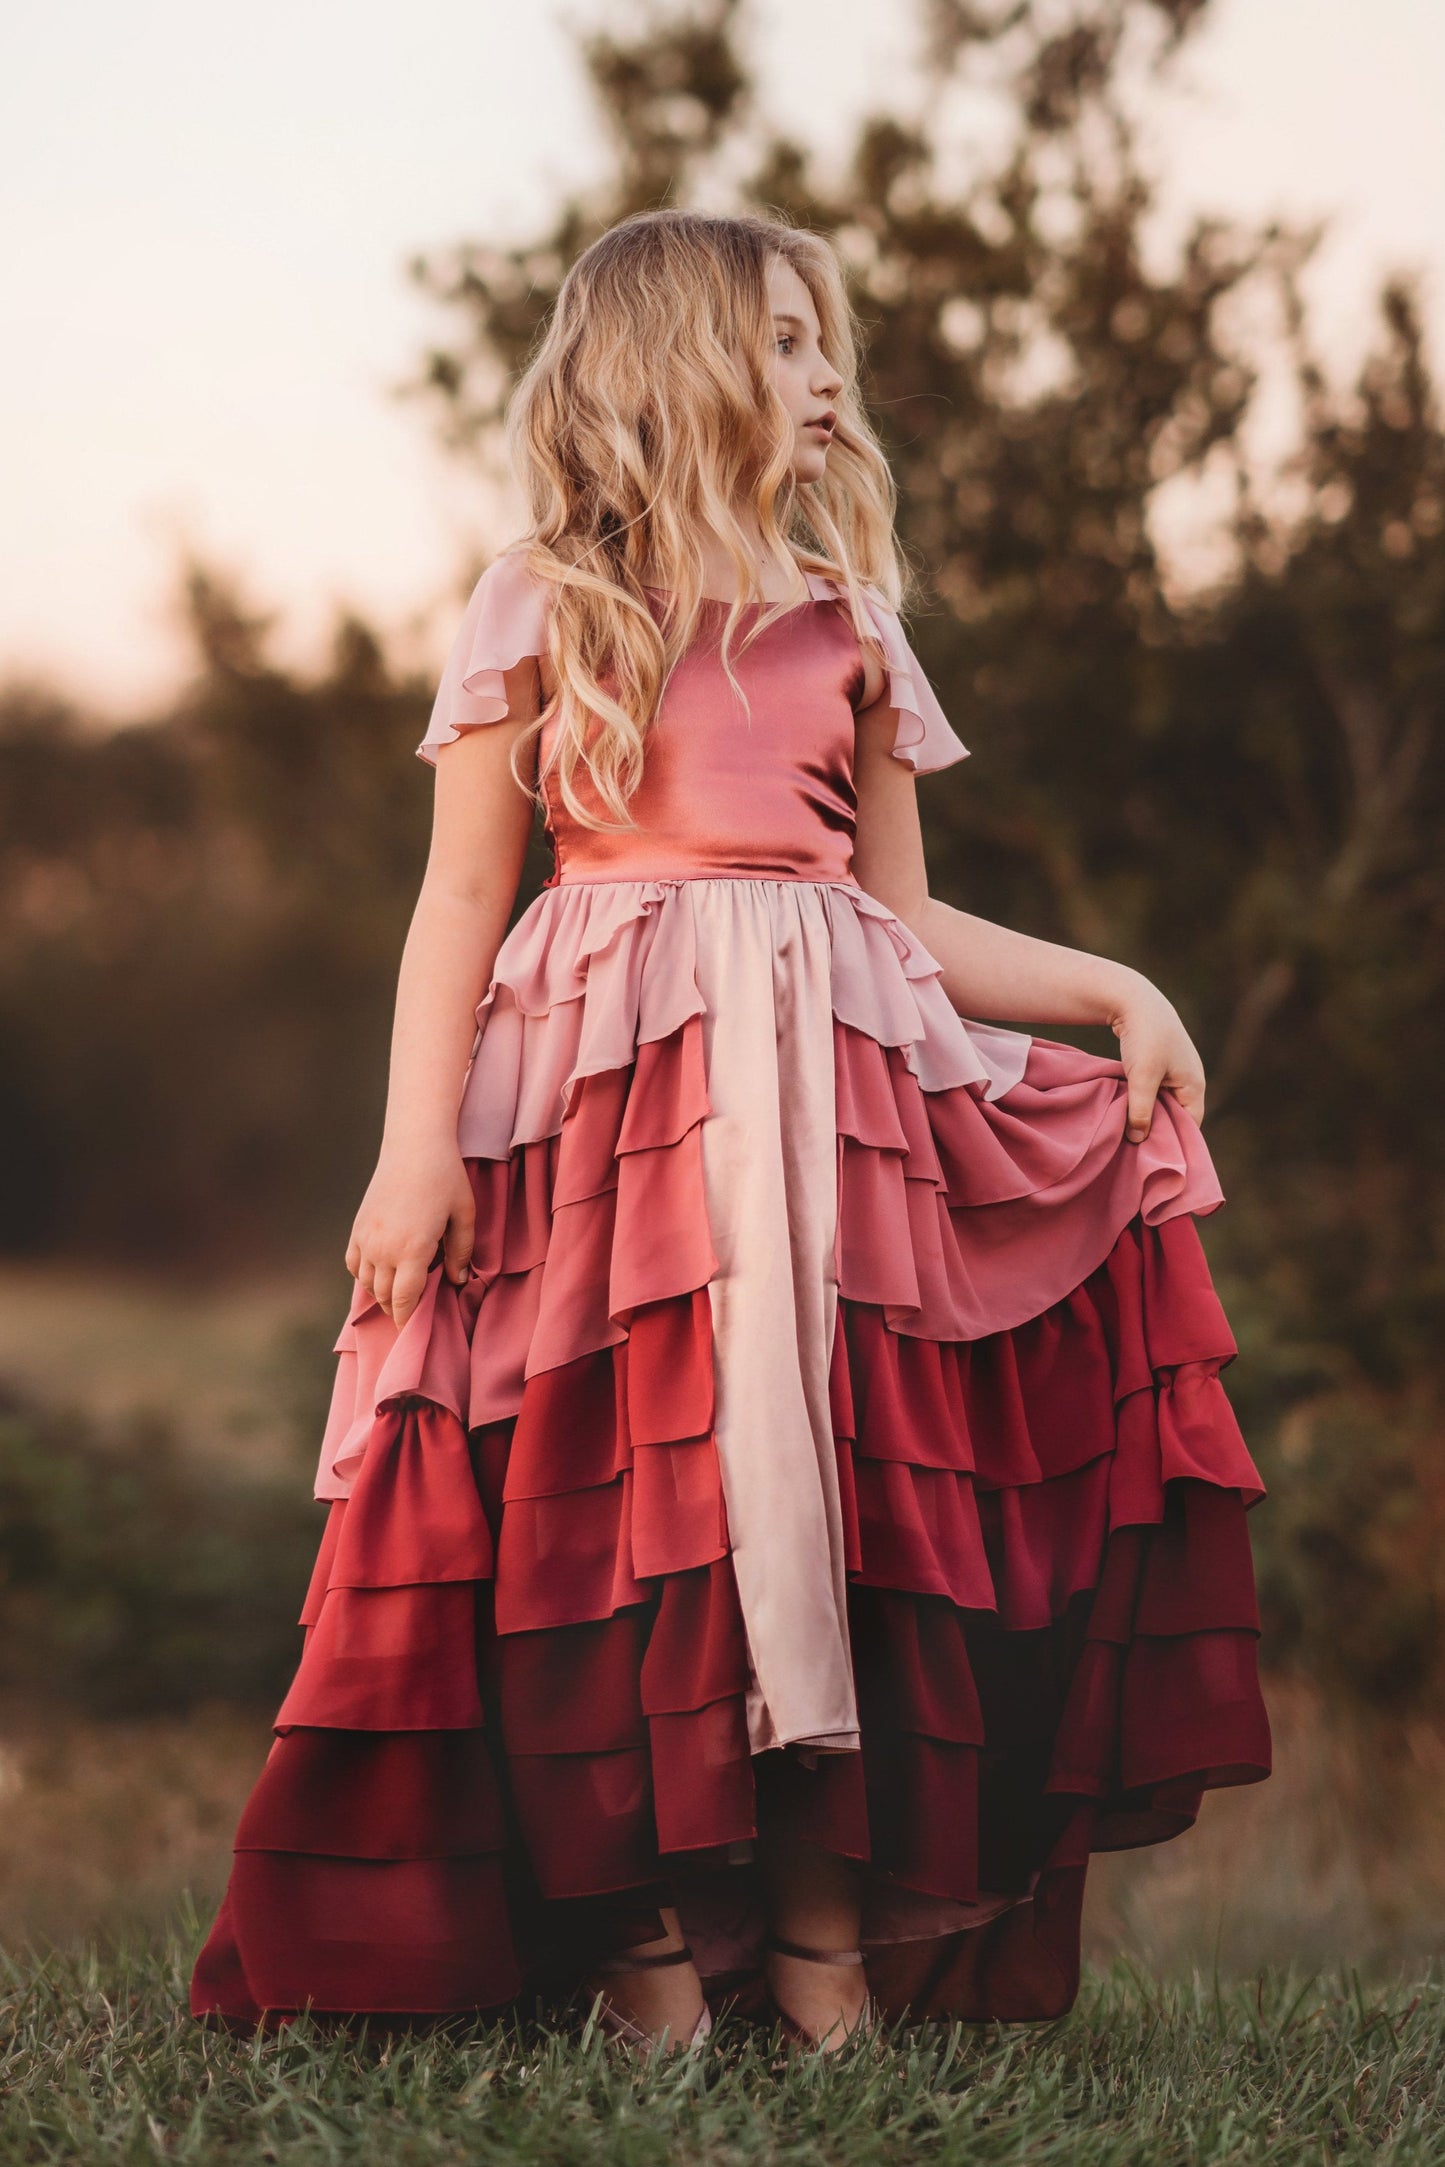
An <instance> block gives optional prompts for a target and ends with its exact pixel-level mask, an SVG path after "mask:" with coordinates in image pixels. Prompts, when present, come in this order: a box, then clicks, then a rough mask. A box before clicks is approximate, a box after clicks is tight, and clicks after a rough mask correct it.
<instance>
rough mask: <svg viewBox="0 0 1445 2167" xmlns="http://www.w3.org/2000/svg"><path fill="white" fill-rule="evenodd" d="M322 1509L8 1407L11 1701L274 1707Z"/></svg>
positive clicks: (228, 1473) (2, 1558) (0, 1514)
mask: <svg viewBox="0 0 1445 2167" xmlns="http://www.w3.org/2000/svg"><path fill="white" fill-rule="evenodd" d="M319 1514H320V1508H318V1507H317V1506H316V1505H315V1504H314V1503H313V1502H312V1500H311V1499H310V1498H309V1497H308V1496H307V1495H305V1493H304V1491H303V1490H302V1487H301V1485H300V1484H298V1483H297V1482H296V1481H295V1480H294V1479H286V1480H277V1479H275V1478H273V1479H271V1480H268V1481H262V1480H259V1479H256V1478H252V1479H249V1480H248V1479H246V1477H245V1476H244V1475H238V1474H236V1473H235V1472H233V1471H232V1470H231V1469H229V1468H227V1467H222V1466H206V1465H202V1464H199V1463H198V1462H197V1461H196V1460H195V1459H193V1458H188V1457H186V1456H185V1455H183V1454H182V1453H181V1452H180V1450H179V1449H178V1447H177V1443H176V1440H175V1438H174V1436H173V1435H172V1434H171V1433H170V1432H169V1431H168V1429H167V1428H166V1427H165V1426H164V1425H163V1424H162V1423H160V1422H159V1421H158V1420H156V1419H154V1418H146V1419H144V1420H137V1421H132V1422H129V1423H127V1424H125V1425H124V1426H123V1427H121V1428H120V1429H119V1430H118V1431H117V1432H116V1433H114V1434H102V1433H100V1432H98V1431H97V1430H96V1429H95V1428H94V1427H92V1426H91V1425H88V1424H87V1423H85V1422H84V1421H83V1420H82V1419H81V1418H80V1417H79V1416H77V1415H75V1414H72V1413H66V1412H65V1411H63V1410H57V1409H53V1408H48V1409H42V1408H39V1407H32V1406H27V1405H25V1404H24V1403H23V1402H20V1401H17V1400H16V1399H14V1398H13V1397H11V1398H7V1401H6V1403H5V1404H4V1405H3V1406H0V1692H3V1693H4V1694H7V1695H16V1694H24V1695H26V1696H28V1698H29V1699H30V1700H31V1701H34V1699H35V1697H36V1695H37V1692H39V1693H41V1694H43V1695H44V1696H45V1698H46V1699H47V1700H48V1701H49V1702H50V1703H51V1704H52V1705H55V1706H68V1707H74V1708H79V1709H82V1710H86V1711H88V1712H90V1713H92V1714H95V1715H104V1716H130V1715H148V1714H155V1713H159V1712H169V1711H173V1710H181V1709H185V1708H189V1707H192V1706H194V1705H196V1704H197V1703H199V1702H203V1701H213V1700H214V1701H226V1700H229V1701H237V1702H247V1703H258V1704H272V1705H274V1704H275V1703H277V1702H279V1700H280V1698H281V1694H282V1692H283V1691H284V1689H285V1686H286V1683H287V1681H288V1679H289V1677H290V1674H291V1672H292V1670H293V1669H294V1668H295V1664H296V1657H297V1655H298V1653H299V1652H300V1633H299V1631H298V1629H297V1626H296V1623H295V1620H296V1613H297V1611H298V1610H299V1609H300V1607H301V1596H302V1593H303V1592H304V1590H305V1586H306V1581H307V1578H308V1575H309V1573H310V1569H311V1564H312V1561H313V1558H314V1556H315V1550H316V1543H317V1538H318V1535H319V1532H320V1517H319Z"/></svg>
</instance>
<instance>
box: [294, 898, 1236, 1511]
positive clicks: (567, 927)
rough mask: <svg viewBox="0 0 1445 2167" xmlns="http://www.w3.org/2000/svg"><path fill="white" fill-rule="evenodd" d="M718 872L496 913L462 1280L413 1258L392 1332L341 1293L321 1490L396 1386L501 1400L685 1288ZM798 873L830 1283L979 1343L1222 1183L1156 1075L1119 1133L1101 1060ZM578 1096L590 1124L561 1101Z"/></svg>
mask: <svg viewBox="0 0 1445 2167" xmlns="http://www.w3.org/2000/svg"><path fill="white" fill-rule="evenodd" d="M733 885H735V884H733V883H730V882H727V881H724V880H716V881H710V880H690V881H683V880H677V881H664V880H645V881H625V882H612V883H609V882H598V883H585V882H579V883H574V884H570V885H564V886H562V887H558V888H553V889H547V890H544V891H543V893H542V894H541V895H539V896H538V897H537V898H536V900H535V901H534V903H533V904H532V905H531V906H530V907H529V908H528V910H527V911H526V912H525V913H524V914H523V916H522V917H521V918H520V919H519V920H518V922H517V924H516V925H515V926H514V927H513V928H512V930H511V932H510V933H509V934H508V936H507V938H506V940H505V941H504V943H503V945H502V947H501V949H500V950H499V951H498V955H497V959H496V965H495V969H494V974H493V980H492V983H491V985H490V986H489V987H488V990H487V993H486V995H485V996H484V998H483V1000H482V1002H481V1003H480V1004H479V1007H478V1019H479V1024H480V1031H479V1036H478V1041H477V1045H476V1049H475V1052H474V1056H473V1061H472V1065H471V1068H470V1070H469V1072H468V1076H467V1080H466V1085H465V1088H464V1091H463V1096H462V1103H461V1108H460V1113H459V1130H458V1133H459V1138H460V1141H461V1146H462V1150H463V1154H464V1156H465V1157H466V1158H467V1160H468V1162H469V1164H470V1165H471V1167H472V1170H473V1176H474V1186H475V1187H476V1190H477V1193H478V1200H479V1217H478V1230H477V1244H476V1252H475V1256H474V1261H473V1267H472V1273H471V1277H470V1279H469V1281H468V1283H467V1284H466V1285H465V1286H463V1287H457V1286H455V1285H454V1284H452V1283H450V1282H448V1281H446V1280H445V1279H444V1277H443V1275H442V1272H441V1268H440V1265H439V1264H438V1265H434V1266H433V1269H432V1271H431V1273H430V1274H429V1276H428V1280H427V1285H426V1289H425V1292H424V1295H423V1298H422V1301H421V1303H420V1305H419V1307H418V1308H417V1310H416V1311H415V1312H414V1314H413V1315H412V1316H411V1317H410V1318H409V1319H408V1321H407V1323H406V1325H405V1326H404V1327H403V1329H402V1330H401V1331H400V1332H399V1333H398V1332H397V1331H396V1330H395V1328H394V1327H393V1325H392V1324H391V1322H390V1320H389V1319H388V1318H387V1317H386V1315H385V1313H384V1312H383V1311H381V1310H380V1309H379V1308H378V1307H377V1305H376V1303H375V1301H374V1299H373V1298H372V1296H371V1295H370V1294H369V1293H367V1292H366V1290H365V1289H363V1288H361V1287H357V1288H356V1289H355V1290H354V1293H353V1298H352V1301H351V1305H350V1311H349V1314H348V1316H347V1318H346V1321H345V1323H344V1324H343V1326H342V1329H341V1332H340V1335H339V1336H338V1338H337V1340H336V1343H335V1347H336V1352H337V1354H338V1356H339V1357H340V1360H339V1364H338V1370H337V1377H336V1387H335V1392H334V1395H333V1400H332V1406H331V1410H330V1416H329V1420H328V1423H327V1427H326V1432H325V1436H324V1438H323V1442H322V1452H321V1463H320V1468H319V1471H318V1478H317V1495H318V1496H321V1497H328V1498H330V1497H342V1496H345V1495H347V1494H348V1492H349V1489H350V1485H351V1482H352V1480H353V1478H354V1476H355V1473H356V1470H357V1468H358V1467H359V1466H360V1463H361V1458H362V1455H363V1453H364V1450H365V1445H366V1440H367V1437H368V1435H369V1434H370V1431H371V1428H372V1426H373V1423H374V1422H375V1420H376V1417H377V1415H378V1413H379V1412H380V1411H381V1410H382V1408H383V1407H384V1406H385V1405H386V1404H387V1403H388V1402H392V1401H394V1400H395V1399H396V1398H397V1397H398V1396H401V1395H406V1394H412V1393H419V1394H421V1395H422V1396H424V1397H426V1398H429V1399H431V1400H433V1401H434V1402H436V1403H437V1404H438V1405H441V1406H444V1407H448V1408H450V1409H451V1410H452V1411H453V1412H454V1413H455V1414H456V1415H457V1416H458V1418H459V1419H460V1420H461V1421H463V1422H464V1423H467V1424H468V1425H469V1426H472V1427H476V1426H478V1425H479V1424H483V1423H489V1422H496V1421H503V1420H506V1419H507V1418H508V1417H509V1416H511V1415H513V1414H515V1413H516V1411H517V1408H518V1406H519V1405H520V1402H521V1395H522V1387H523V1384H524V1381H525V1379H526V1378H527V1377H529V1376H531V1375H534V1374H536V1373H537V1372H538V1371H540V1370H543V1369H546V1368H549V1367H553V1366H557V1365H560V1364H562V1363H564V1362H568V1361H572V1360H575V1359H576V1358H577V1357H578V1356H580V1355H582V1354H585V1353H587V1352H589V1351H591V1350H593V1349H595V1348H600V1347H603V1346H608V1345H613V1344H615V1343H616V1342H617V1341H618V1340H620V1339H621V1338H623V1337H625V1335H626V1331H627V1322H626V1320H627V1318H628V1316H629V1315H630V1314H631V1312H632V1310H633V1309H634V1308H635V1307H637V1306H638V1305H640V1304H642V1303H646V1302H651V1301H658V1300H662V1299H665V1298H667V1297H669V1296H672V1295H676V1294H680V1293H685V1292H688V1291H690V1290H693V1289H696V1288H698V1287H700V1286H703V1285H706V1284H707V1282H708V1280H709V1279H710V1278H711V1276H712V1274H713V1272H714V1270H715V1268H716V1257H715V1253H714V1250H713V1247H712V1241H711V1234H710V1227H709V1218H708V1208H707V1197H706V1192H705V1187H704V1182H703V1161H702V1149H701V1126H702V1123H703V1122H704V1120H705V1119H706V1118H707V1116H708V1114H709V1113H710V1111H711V1101H710V1099H709V1095H708V1079H707V1073H706V1061H705V1058H704V1051H703V1048H704V1033H703V1030H702V1021H703V1009H704V1003H703V999H702V995H701V993H700V991H699V988H698V984H697V954H698V943H699V941H700V940H701V941H705V940H706V939H707V938H708V929H709V917H710V910H711V911H713V912H716V911H720V910H721V909H722V908H723V902H724V898H722V897H721V896H719V895H718V893H717V891H720V890H723V889H726V888H729V887H731V886H733ZM759 885H763V886H766V885H768V884H759ZM779 885H784V884H779ZM787 885H797V884H787ZM809 885H811V884H809ZM818 887H819V891H820V892H821V894H822V897H823V899H824V902H825V904H826V910H827V918H828V922H829V925H830V928H831V938H832V946H831V957H830V983H831V994H832V1003H833V1028H834V1042H835V1043H834V1073H835V1089H836V1104H837V1124H838V1140H837V1149H838V1215H837V1242H836V1250H835V1261H836V1265H837V1271H838V1290H839V1294H840V1296H842V1297H844V1298H847V1299H851V1300H855V1301H860V1302H868V1303H874V1304H877V1305H879V1306H880V1307H881V1308H882V1310H883V1312H884V1315H885V1317H886V1320H887V1322H888V1324H889V1326H890V1327H891V1328H892V1329H893V1330H894V1331H895V1332H898V1333H900V1334H903V1335H905V1336H907V1335H912V1336H916V1337H920V1338H925V1339H935V1340H965V1341H966V1340H973V1339H977V1338H982V1337H985V1336H987V1335H989V1334H991V1333H995V1332H1000V1331H1007V1330H1010V1329H1012V1328H1014V1327H1015V1326H1017V1325H1019V1324H1022V1323H1025V1322H1027V1321H1028V1320H1029V1319H1030V1318H1031V1317H1034V1316H1037V1315H1039V1314H1040V1313H1041V1312H1042V1311H1043V1310H1045V1309H1047V1308H1048V1307H1049V1306H1050V1305H1051V1304H1052V1303H1054V1302H1057V1301H1059V1300H1061V1299H1062V1298H1063V1297H1064V1296H1066V1295H1067V1294H1069V1293H1070V1292H1071V1291H1072V1290H1073V1289H1074V1288H1075V1287H1077V1286H1078V1285H1079V1284H1080V1283H1081V1282H1082V1281H1083V1280H1084V1279H1085V1278H1086V1277H1087V1276H1088V1274H1089V1273H1090V1272H1091V1271H1093V1270H1094V1269H1096V1268H1097V1266H1098V1265H1099V1264H1100V1263H1102V1261H1103V1259H1104V1258H1105V1257H1106V1256H1107V1255H1108V1253H1109V1251H1110V1249H1111V1248H1112V1247H1113V1244H1114V1242H1115V1241H1116V1240H1117V1238H1118V1236H1119V1234H1120V1232H1121V1231H1122V1229H1123V1228H1124V1227H1125V1226H1126V1225H1127V1224H1128V1223H1129V1221H1130V1220H1131V1219H1132V1218H1133V1217H1134V1216H1135V1215H1136V1214H1139V1215H1141V1216H1142V1218H1143V1220H1144V1222H1145V1224H1147V1225H1156V1224H1158V1223H1160V1222H1162V1221H1163V1220H1165V1219H1168V1218H1170V1217H1173V1216H1176V1215H1178V1214H1180V1213H1184V1212H1191V1213H1194V1214H1203V1213H1207V1212H1209V1211H1212V1210H1214V1209H1215V1208H1216V1206H1217V1205H1218V1204H1219V1203H1220V1202H1221V1201H1222V1193H1221V1191H1220V1188H1219V1185H1218V1181H1217V1178H1216V1176H1215V1172H1214V1168H1213V1164H1212V1162H1211V1160H1210V1157H1209V1153H1208V1150H1207V1148H1206V1146H1205V1144H1204V1142H1203V1139H1202V1137H1201V1135H1200V1132H1199V1130H1198V1128H1197V1126H1196V1125H1195V1124H1194V1122H1192V1121H1191V1120H1190V1119H1189V1117H1188V1116H1187V1115H1186V1114H1184V1113H1183V1112H1182V1111H1181V1110H1180V1109H1179V1107H1178V1106H1177V1104H1176V1103H1175V1101H1174V1100H1173V1099H1172V1097H1171V1096H1170V1095H1169V1094H1168V1093H1164V1094H1161V1096H1160V1099H1159V1101H1158V1103H1157V1105H1156V1109H1155V1114H1154V1120H1153V1125H1152V1127H1151V1130H1150V1134H1149V1137H1148V1139H1147V1140H1146V1142H1144V1143H1143V1144H1140V1145H1137V1146H1129V1145H1127V1144H1125V1142H1124V1123H1125V1116H1126V1110H1127V1101H1126V1093H1125V1091H1124V1090H1123V1088H1122V1084H1123V1075H1124V1072H1123V1068H1122V1064H1121V1063H1119V1062H1118V1061H1113V1060H1105V1059H1101V1058H1098V1057H1095V1056H1092V1055H1086V1054H1081V1053H1078V1052H1077V1051H1075V1050H1074V1049H1072V1048H1070V1047H1066V1046H1054V1045H1052V1044H1051V1043H1050V1042H1049V1041H1047V1040H1034V1039H1031V1038H1030V1037H1029V1036H1027V1035H1026V1034H1024V1033H1021V1032H1016V1031H1008V1030H1001V1029H997V1028H995V1027H991V1026H985V1025H980V1024H975V1023H972V1022H968V1021H965V1020H964V1019H963V1018H961V1017H959V1016H958V1015H956V1014H955V1012H954V1010H953V1008H952V1007H951V1005H950V1004H949V1002H948V999H947V996H946V995H945V994H944V992H943V989H942V985H941V983H940V976H941V966H940V965H939V964H938V963H937V961H936V960H935V959H934V958H933V957H932V956H931V955H930V954H929V953H928V951H927V950H926V949H925V948H924V947H923V946H922V944H921V942H919V941H918V940H917V939H916V938H915V937H914V936H913V935H912V934H911V933H910V932H909V931H908V929H907V928H906V927H905V926H903V925H902V923H901V922H900V921H899V920H898V919H896V918H895V917H894V916H893V915H892V913H891V912H889V911H888V910H887V909H886V908H885V906H884V905H883V904H881V903H879V902H877V901H876V900H875V899H874V898H873V897H871V896H868V895H866V894H865V893H864V892H863V891H862V890H861V889H859V888H857V887H855V886H854V885H852V884H851V883H847V882H834V883H821V884H818ZM1026 1071H1027V1073H1026ZM584 1090H585V1091H586V1092H587V1093H588V1094H590V1098H589V1109H590V1110H589V1118H587V1119H585V1120H584V1119H575V1118H570V1117H569V1115H570V1109H571V1108H572V1104H573V1101H574V1098H575V1097H576V1095H577V1094H578V1093H579V1092H580V1091H584ZM580 1110H581V1109H579V1111H580Z"/></svg>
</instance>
